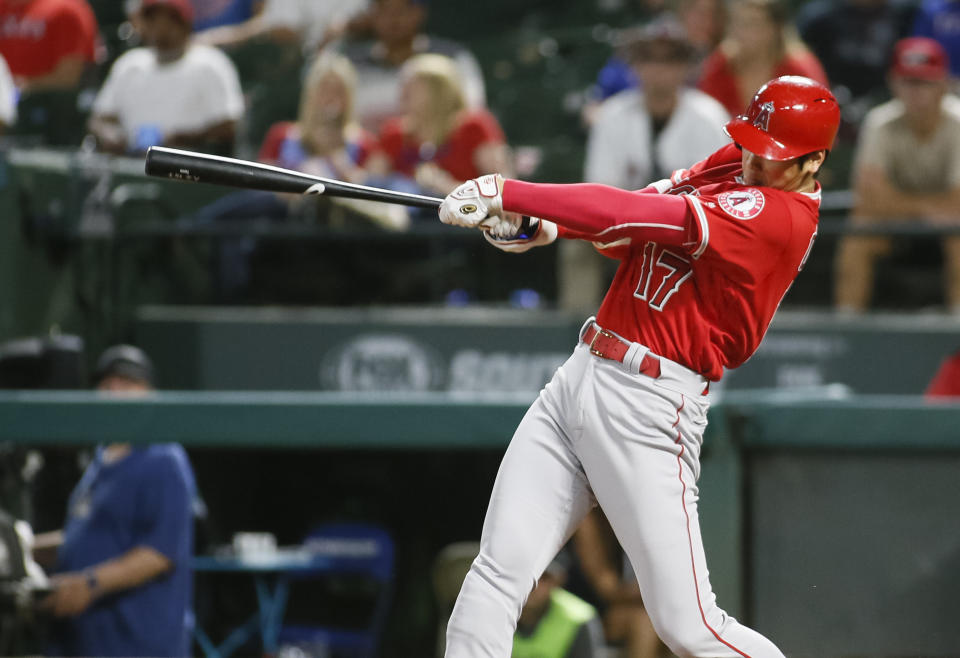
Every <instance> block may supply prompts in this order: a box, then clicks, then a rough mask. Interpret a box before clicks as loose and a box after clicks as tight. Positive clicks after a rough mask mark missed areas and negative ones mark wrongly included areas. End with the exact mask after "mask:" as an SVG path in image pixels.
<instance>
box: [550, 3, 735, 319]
mask: <svg viewBox="0 0 960 658" xmlns="http://www.w3.org/2000/svg"><path fill="white" fill-rule="evenodd" d="M625 52H626V53H627V55H628V56H629V58H630V61H631V65H632V66H633V69H634V70H635V71H636V75H637V77H638V78H639V80H640V82H641V85H640V89H628V90H626V91H623V92H620V93H619V94H617V95H616V96H613V97H612V98H608V99H607V100H606V101H604V102H603V104H602V105H601V106H600V108H599V109H598V111H597V112H596V115H595V117H596V118H595V120H594V123H593V126H592V128H591V130H590V137H589V139H588V141H587V157H586V165H585V171H584V180H585V181H587V182H590V183H602V184H604V185H612V186H614V187H620V188H623V189H628V190H635V189H640V188H642V187H645V186H646V185H648V184H649V183H651V182H652V181H655V180H658V179H661V178H667V177H669V176H670V174H671V173H673V172H674V171H675V170H677V169H682V168H684V167H686V166H687V165H688V164H689V163H690V162H698V161H700V160H702V159H703V158H705V157H706V156H708V155H710V154H711V153H713V152H714V151H716V150H717V149H719V148H720V147H721V146H723V145H724V144H726V143H727V142H728V141H729V138H728V137H727V136H726V135H725V134H724V133H723V125H724V124H725V123H726V122H727V120H728V119H729V118H730V117H729V115H727V112H726V110H724V109H723V106H722V105H720V103H718V102H717V101H716V100H714V99H713V98H711V97H710V96H708V95H707V94H705V93H703V92H701V91H699V90H697V89H691V88H688V87H686V86H685V84H684V83H685V81H686V80H688V73H689V71H690V69H691V65H692V58H693V56H694V50H693V47H692V45H691V44H690V43H689V41H687V39H686V34H685V32H684V30H683V28H682V27H681V26H680V25H679V24H678V23H677V22H676V21H675V20H673V19H671V18H668V17H664V18H660V19H656V20H654V21H653V22H651V23H649V24H648V25H647V26H645V27H644V28H643V29H642V30H640V31H638V32H636V33H635V35H634V41H633V43H631V44H629V45H628V47H627V48H626V49H625ZM559 249H560V252H559V254H560V261H559V263H560V264H559V272H558V275H557V276H558V295H559V305H560V307H561V308H564V309H568V310H571V311H577V312H589V310H590V309H593V308H596V307H597V306H598V305H599V303H600V298H601V295H602V294H603V291H604V290H605V289H606V287H607V285H608V284H609V280H610V277H611V276H612V273H613V268H611V267H607V266H608V265H612V264H613V261H608V259H605V258H602V257H601V256H600V255H599V254H597V253H596V251H595V250H594V249H593V247H592V246H591V245H590V244H589V243H587V242H583V241H580V240H564V241H563V242H562V243H561V244H560V246H559Z"/></svg>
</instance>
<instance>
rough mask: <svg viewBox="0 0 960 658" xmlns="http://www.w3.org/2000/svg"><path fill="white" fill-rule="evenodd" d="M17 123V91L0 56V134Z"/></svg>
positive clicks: (8, 68) (5, 62)
mask: <svg viewBox="0 0 960 658" xmlns="http://www.w3.org/2000/svg"><path fill="white" fill-rule="evenodd" d="M16 121H17V89H16V87H15V86H14V84H13V76H12V75H10V67H9V66H7V60H5V59H4V58H3V56H2V55H0V133H3V132H5V131H6V130H7V129H8V128H10V127H12V126H13V124H14V123H16Z"/></svg>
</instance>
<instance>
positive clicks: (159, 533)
mask: <svg viewBox="0 0 960 658" xmlns="http://www.w3.org/2000/svg"><path fill="white" fill-rule="evenodd" d="M96 386H97V390H99V391H102V392H103V393H104V394H106V395H110V396H126V397H130V396H140V395H148V394H149V392H150V391H151V390H152V389H153V366H152V364H151V363H150V359H149V358H148V357H147V355H146V354H144V353H143V352H142V351H141V350H140V349H138V348H136V347H133V346H130V345H117V346H114V347H111V348H109V349H107V350H106V351H105V352H104V353H103V355H102V356H101V357H100V360H99V361H98V364H97V383H96ZM195 494H196V485H195V482H194V477H193V471H192V469H191V467H190V462H189V460H188V459H187V455H186V453H185V452H184V450H183V448H182V447H181V446H180V445H178V444H174V443H170V444H154V445H149V446H132V445H131V444H129V443H111V444H108V445H106V446H100V447H99V448H98V449H97V451H96V455H95V456H94V459H93V461H92V462H91V463H90V465H89V466H88V467H87V469H86V471H85V472H84V474H83V477H82V478H81V479H80V482H79V483H78V484H77V486H76V487H75V488H74V490H73V493H72V494H71V495H70V500H69V503H68V507H67V522H66V525H65V527H64V529H63V531H62V532H60V531H57V532H53V533H44V534H41V535H38V536H37V538H36V544H35V547H36V552H37V554H38V559H41V561H42V557H43V552H44V551H47V552H48V553H49V551H50V550H51V549H56V562H55V571H56V575H55V576H54V578H53V593H52V594H50V595H49V597H48V598H46V599H44V600H43V601H42V602H41V607H42V608H43V609H45V610H47V611H49V612H50V613H51V614H53V615H54V616H55V617H57V618H58V620H59V621H58V623H57V624H56V625H55V634H54V642H55V645H56V646H55V647H54V649H55V650H54V653H53V655H58V656H188V655H190V638H191V631H192V614H191V612H190V601H191V592H192V575H191V571H190V565H189V560H190V556H191V555H192V553H193V512H192V509H193V508H192V504H193V500H194V499H195Z"/></svg>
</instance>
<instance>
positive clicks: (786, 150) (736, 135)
mask: <svg viewBox="0 0 960 658" xmlns="http://www.w3.org/2000/svg"><path fill="white" fill-rule="evenodd" d="M723 132H725V133H727V135H728V136H729V137H730V139H732V140H733V141H734V142H736V143H737V144H739V145H740V146H742V147H743V148H745V149H747V150H748V151H750V152H751V153H753V154H755V155H759V156H760V157H761V158H766V159H767V160H778V161H784V160H792V159H793V158H799V157H800V156H801V155H806V154H807V153H808V151H805V150H803V149H802V148H797V147H793V148H791V147H789V146H787V145H786V144H784V143H783V142H779V141H777V140H775V139H774V138H773V137H771V136H770V134H769V133H765V132H763V131H762V130H760V129H759V128H757V127H756V126H754V125H753V124H752V123H750V122H749V121H747V120H745V119H742V118H740V117H737V118H736V119H731V120H730V121H728V122H727V125H725V126H724V127H723Z"/></svg>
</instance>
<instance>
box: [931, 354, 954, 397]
mask: <svg viewBox="0 0 960 658" xmlns="http://www.w3.org/2000/svg"><path fill="white" fill-rule="evenodd" d="M927 397H928V398H960V352H955V353H954V354H951V355H950V356H948V357H947V358H946V359H944V361H943V363H941V364H940V369H939V370H937V374H936V375H934V376H933V379H932V380H931V381H930V384H929V386H927Z"/></svg>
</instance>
